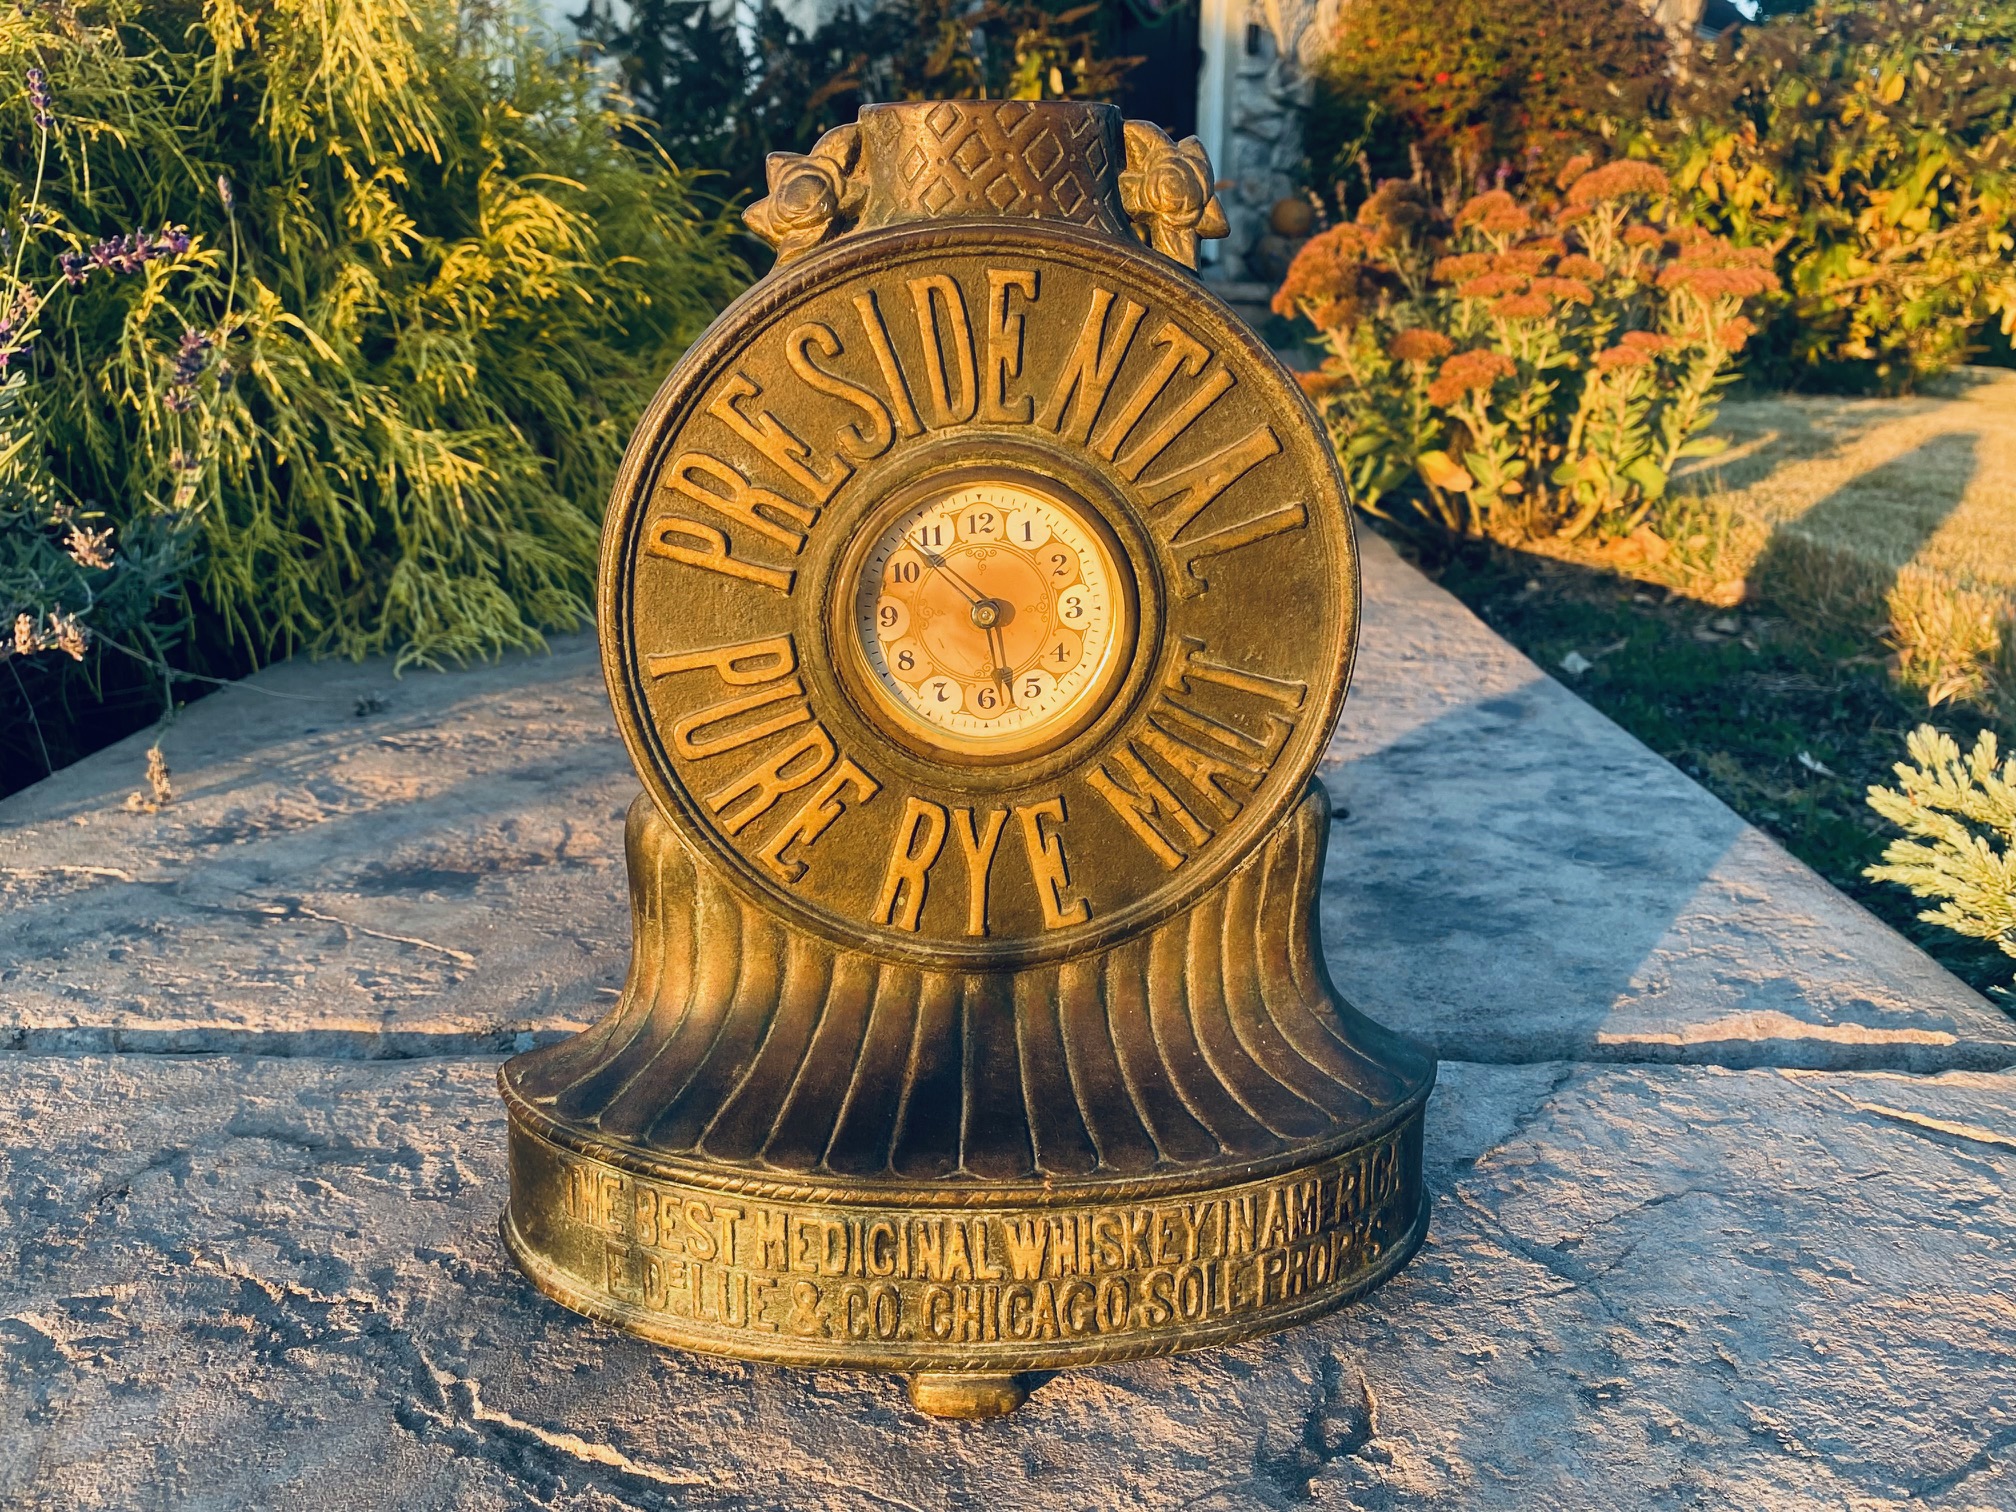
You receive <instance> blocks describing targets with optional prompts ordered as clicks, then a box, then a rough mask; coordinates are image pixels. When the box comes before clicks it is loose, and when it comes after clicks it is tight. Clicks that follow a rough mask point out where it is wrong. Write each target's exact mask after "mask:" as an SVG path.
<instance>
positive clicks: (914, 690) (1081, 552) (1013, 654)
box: [853, 477, 1132, 759]
mask: <svg viewBox="0 0 2016 1512" xmlns="http://www.w3.org/2000/svg"><path fill="white" fill-rule="evenodd" d="M1124 570H1125V569H1124V568H1123V567H1122V566H1121V564H1120V560H1119V557H1118V556H1117V554H1116V553H1115V552H1114V551H1113V550H1112V549H1111V548H1110V547H1109V545H1108V544H1107V541H1106V539H1105V536H1104V534H1103V532H1102V531H1101V530H1100V528H1099V527H1098V526H1097V525H1096V524H1094V523H1093V520H1092V517H1091V515H1090V513H1089V511H1087V510H1086V509H1085V508H1084V506H1083V505H1080V504H1076V503H1075V502H1072V503H1067V502H1066V501H1065V500H1064V498H1063V497H1061V496H1060V493H1059V491H1056V490H1051V489H1046V488H1044V487H1043V486H1042V485H1041V483H1040V482H1037V481H1036V480H1033V479H1031V480H1024V479H1017V478H1008V477H1003V478H996V479H988V480H984V481H963V482H960V483H956V484H953V485H950V486H947V487H944V488H941V489H938V490H934V491H932V492H931V493H929V494H928V495H927V496H926V497H925V498H924V499H923V500H922V501H921V502H918V503H914V504H911V505H908V506H907V507H900V508H899V510H898V512H897V513H895V514H894V515H893V516H891V517H890V518H888V519H887V520H886V521H885V522H884V523H883V524H882V525H881V527H880V529H879V531H877V532H876V534H875V537H874V542H873V545H872V546H871V548H870V549H869V551H868V553H867V555H866V557H865V558H863V560H862V563H861V566H860V569H859V573H858V578H857V581H856V583H855V590H854V600H853V610H854V615H853V629H854V640H855V645H856V648H857V649H858V651H859V653H860V655H861V658H862V660H863V662H864V664H865V667H866V671H867V674H868V675H867V681H868V683H869V685H870V686H871V687H872V688H873V689H874V691H875V694H876V696H877V698H878V700H879V702H880V704H881V705H882V707H883V708H884V709H885V710H886V711H887V712H888V713H890V714H892V715H893V716H894V717H895V719H896V720H897V721H898V722H899V723H900V724H901V726H902V727H903V728H904V729H905V730H906V731H907V732H908V734H909V735H910V736H911V737H912V739H913V741H921V742H922V743H924V744H926V745H927V746H928V747H930V748H933V749H939V750H944V751H949V752H955V753H959V754H962V755H965V756H969V757H976V758H982V759H984V758H986V757H989V756H1010V755H1020V754H1023V753H1026V752H1029V751H1031V750H1034V749H1037V748H1039V747H1047V746H1051V745H1055V744H1057V743H1059V742H1060V741H1062V740H1065V739H1068V738H1069V737H1070V736H1071V735H1072V734H1074V733H1075V732H1076V731H1078V730H1080V729H1082V728H1084V726H1085V724H1086V722H1087V721H1088V720H1089V719H1090V718H1092V717H1093V716H1095V715H1096V714H1097V713H1098V712H1099V710H1100V709H1101V708H1102V707H1104V705H1105V702H1106V696H1107V695H1108V694H1109V693H1110V692H1111V691H1112V687H1113V684H1114V682H1115V680H1116V678H1117V676H1118V674H1119V673H1120V672H1121V671H1122V670H1123V664H1124V662H1125V659H1126V658H1125V649H1126V646H1127V643H1128V641H1129V639H1130V637H1131V631H1132V625H1131V623H1130V620H1131V615H1130V612H1129V605H1130V595H1128V594H1127V593H1126V592H1125V591H1124V588H1123V585H1122V576H1121V575H1122V573H1123V572H1124Z"/></svg>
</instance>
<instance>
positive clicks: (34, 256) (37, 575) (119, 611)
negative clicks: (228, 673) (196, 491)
mask: <svg viewBox="0 0 2016 1512" xmlns="http://www.w3.org/2000/svg"><path fill="white" fill-rule="evenodd" d="M22 97H23V98H22V103H23V104H25V106H26V107H27V109H26V114H27V117H28V124H29V126H30V128H31V130H32V132H33V137H34V158H33V161H34V176H33V178H32V180H31V181H30V183H29V185H28V189H27V194H26V196H25V203H21V204H19V205H18V207H17V209H16V212H15V214H14V215H13V216H12V217H11V222H10V224H8V225H7V226H6V227H5V229H4V230H0V253H4V254H5V255H6V261H5V263H4V264H0V662H10V661H12V660H13V659H15V658H22V657H33V656H36V655H37V654H38V653H41V652H51V653H56V654H59V655H61V656H65V657H68V658H69V659H70V661H72V662H76V663H82V662H83V661H85V659H86V657H87V655H88V654H89V653H90V652H91V650H92V648H93V643H94V641H96V640H97V639H98V637H99V636H100V635H101V634H102V635H106V636H109V637H111V643H112V644H113V645H114V646H116V647H118V648H119V649H121V650H123V651H126V652H127V653H129V654H130V655H132V656H134V657H135V658H138V659H149V658H150V653H151V657H152V659H157V660H158V657H159V651H160V647H159V644H158V642H154V643H153V644H149V645H148V646H147V647H146V649H145V650H142V649H138V648H136V647H134V646H131V645H127V644H125V642H124V641H123V640H121V639H120V638H121V637H126V636H131V637H132V638H133V639H135V640H137V641H140V642H150V641H152V640H153V637H152V636H151V634H150V632H151V630H152V628H153V627H152V626H151V625H150V624H149V611H150V610H151V609H152V608H153V607H154V604H155V602H156V601H157V600H158V599H160V598H162V597H164V596H166V595H167V594H169V593H171V592H172V591H173V590H174V588H175V586H176V581H177V578H178V576H179V574H180V573H181V572H183V571H184V570H186V568H187V566H188V563H189V545H190V542H189V539H188V532H187V530H186V529H182V528H178V526H177V524H176V523H175V522H174V520H173V515H174V512H175V511H177V510H186V508H187V506H188V504H189V502H190V499H189V489H190V479H189V477H188V476H187V475H188V474H189V472H190V471H191V468H190V467H189V466H187V465H184V464H183V462H182V460H181V459H188V458H193V457H195V456H197V455H199V454H200V453H201V452H202V451H203V450H204V449H205V446H204V437H205V436H206V435H207V425H206V422H207V419H208V416H207V415H195V416H191V415H189V411H191V410H192V409H193V408H195V406H196V403H197V397H198V387H199V384H200V383H201V381H202V379H203V376H204V372H205V369H206V368H207V367H208V365H209V364H208V360H207V359H208V354H209V351H210V349H211V347H212V346H213V345H214V344H215V337H214V336H213V334H212V333H211V332H209V331H206V330H202V329H199V328H197V327H196V326H193V325H189V324H187V323H186V322H187V321H188V319H189V313H188V311H187V310H186V309H185V308H184V305H183V302H181V301H178V299H177V297H176V296H177V295H178V294H180V295H186V294H187V292H188V289H189V286H190V285H191V283H192V281H193V280H195V279H196V278H199V277H200V276H201V274H202V273H203V271H204V268H205V264H206V262H208V261H210V260H211V259H209V258H206V256H205V255H204V254H203V253H202V252H201V251H200V250H198V249H196V248H195V245H194V242H193V239H192V238H191V236H190V234H189V232H188V230H187V228H186V227H183V226H179V225H173V224H170V225H165V226H162V227H161V228H160V229H159V230H158V231H151V232H142V231H128V232H124V233H122V234H119V235H115V236H108V237H103V238H100V239H98V240H96V241H88V240H87V239H85V238H83V237H81V236H79V235H78V234H77V233H76V232H75V231H74V230H70V229H68V228H66V227H63V226H61V225H58V224H57V223H56V222H55V219H54V217H52V216H51V215H50V214H49V212H48V210H47V209H46V207H45V205H44V202H43V200H44V194H43V191H44V187H45V185H46V183H47V182H48V178H49V173H50V169H51V166H52V165H51V162H50V156H51V154H50V148H51V144H52V138H53V134H54V133H55V131H56V129H57V115H56V112H57V108H58V107H57V103H56V100H55V95H54V91H53V89H52V87H51V85H50V81H49V75H48V73H47V71H46V70H44V69H43V68H41V67H39V66H32V67H30V68H28V69H27V70H25V72H24V73H23V75H22ZM120 280H125V281H127V282H128V283H133V284H139V285H141V286H143V287H144V288H145V290H146V292H147V296H148V302H149V303H150V304H151V305H152V306H154V309H155V312H156V313H157V314H158V315H159V316H160V317H161V318H163V319H165V320H168V321H172V322H176V323H179V324H181V325H182V335H181V340H180V347H179V353H180V355H178V357H177V359H176V360H175V362H174V363H173V365H172V367H171V369H170V371H169V372H168V373H167V375H166V402H167V408H168V410H169V411H170V413H169V414H168V415H166V416H163V417H161V419H160V420H159V421H157V422H156V424H157V426H158V427H159V429H160V430H161V431H162V432H163V434H164V437H165V439H166V440H167V442H168V446H169V449H170V451H171V453H172V455H173V456H174V457H175V458H176V459H178V463H177V475H178V476H179V477H180V481H181V485H182V486H181V490H180V493H179V496H178V497H174V498H172V499H171V500H169V501H167V502H168V505H169V508H168V509H167V510H162V511H149V510H141V511H134V512H130V513H129V514H128V516H127V518H126V520H125V521H124V522H122V523H123V524H124V525H125V526H126V527H128V528H126V529H124V530H120V529H117V528H115V526H114V525H112V524H110V523H106V516H105V514H104V512H103V511H101V510H97V509H93V508H91V507H89V506H88V505H85V504H81V503H80V502H79V501H78V500H77V499H76V498H75V497H74V496H73V495H72V493H71V492H70V490H68V489H66V488H65V487H64V486H63V485H62V483H61V481H60V479H59V478H58V476H57V475H56V474H55V473H54V472H53V471H52V469H51V467H50V463H51V460H52V459H51V458H50V456H49V455H48V453H47V451H46V450H45V448H44V447H43V446H42V445H41V444H39V443H40V442H41V440H42V437H41V436H40V435H39V434H38V427H37V425H36V423H35V419H36V417H35V414H34V400H35V399H36V398H37V397H39V396H38V395H37V394H36V393H35V392H34V390H33V389H32V388H31V384H30V375H31V373H36V372H37V371H38V369H40V368H42V367H43V366H44V365H43V364H40V363H38V361H37V357H38V343H39V342H40V340H41V338H42V334H43V331H42V326H43V321H44V316H45V315H46V314H49V313H51V307H52V305H56V304H57V303H58V302H59V301H63V300H67V299H72V298H76V297H79V296H80V294H81V293H82V292H83V291H87V290H91V291H94V292H95V291H97V290H98V289H100V288H101V287H102V286H103V285H105V284H107V283H112V282H118V281H120ZM226 304H227V310H226V314H227V318H228V300H227V302H226ZM211 387H212V390H213V393H214V384H213V385H212V386H211ZM185 417H186V418H185ZM115 535H117V536H119V537H120V538H119V539H118V540H116V541H115V539H114V537H115ZM9 670H10V672H11V673H12V674H13V677H14V679H15V683H16V686H17V687H20V686H23V685H22V684H21V683H20V681H19V679H20V672H19V669H18V668H13V667H10V668H9ZM29 712H30V713H31V715H32V712H33V711H32V710H30V711H29ZM34 733H35V735H36V738H37V740H38V741H39V740H40V738H41V737H40V732H39V730H38V731H35V732H34ZM42 755H43V757H44V764H45V766H46V765H47V752H46V750H45V751H44V752H42Z"/></svg>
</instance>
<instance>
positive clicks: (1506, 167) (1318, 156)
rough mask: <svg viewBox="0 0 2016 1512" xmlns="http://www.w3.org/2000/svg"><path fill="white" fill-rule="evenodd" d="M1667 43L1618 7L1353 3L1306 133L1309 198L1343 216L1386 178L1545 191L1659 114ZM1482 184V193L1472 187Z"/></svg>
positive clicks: (1390, 0)
mask: <svg viewBox="0 0 2016 1512" xmlns="http://www.w3.org/2000/svg"><path fill="white" fill-rule="evenodd" d="M1669 83H1670V76H1669V73H1668V68H1667V43H1666V36H1665V34H1664V32H1662V31H1661V30H1660V28H1659V27H1658V25H1657V24H1656V23H1654V22H1653V21H1652V20H1651V19H1650V18H1649V17H1647V15H1646V14H1645V10H1644V8H1643V7H1641V6H1638V5H1634V4H1618V3H1617V0H1352V3H1350V4H1348V5H1345V6H1343V7H1342V8H1341V14H1340V16H1339V19H1338V22H1337V32H1336V40H1335V41H1334V43H1333V44H1332V45H1331V47H1330V50H1329V52H1328V54H1327V56H1326V57H1325V59H1324V61H1323V63H1322V66H1321V67H1320V68H1319V69H1318V71H1317V75H1316V80H1315V91H1314V97H1313V99H1312V101H1311V105H1310V109H1309V113H1308V118H1307V120H1306V121H1305V123H1304V128H1303V141H1304V144H1305V146H1306V148H1307V151H1308V154H1309V169H1310V176H1311V187H1313V188H1314V189H1315V190H1316V191H1317V193H1318V194H1319V195H1322V196H1324V197H1326V198H1327V199H1329V200H1330V201H1331V206H1332V209H1333V210H1334V211H1337V212H1343V211H1344V210H1345V208H1346V205H1347V202H1348V203H1349V204H1350V205H1356V204H1357V203H1358V202H1359V201H1360V200H1362V199H1363V198H1365V197H1366V196H1367V195H1369V194H1370V192H1371V191H1372V188H1373V185H1374V183H1375V182H1376V181H1378V180H1380V179H1384V178H1393V177H1407V176H1422V177H1425V178H1426V179H1427V180H1429V181H1431V182H1433V183H1435V184H1437V185H1456V186H1458V187H1457V188H1456V189H1455V191H1454V197H1455V199H1456V200H1458V201H1460V200H1461V199H1462V197H1463V196H1464V195H1465V194H1467V193H1469V192H1471V191H1472V190H1473V189H1475V188H1484V187H1489V186H1490V185H1492V184H1493V183H1495V184H1496V186H1497V187H1499V188H1505V187H1507V185H1508V183H1510V184H1512V185H1513V186H1514V187H1519V186H1522V185H1523V186H1524V187H1526V188H1529V189H1531V190H1536V191H1544V190H1545V189H1546V188H1547V180H1548V179H1549V178H1550V177H1551V176H1552V175H1553V174H1554V173H1555V171H1556V170H1558V169H1559V168H1560V167H1561V165H1562V164H1563V163H1565V162H1566V161H1568V160H1569V159H1570V158H1572V157H1573V156H1574V155H1575V154H1576V153H1578V152H1582V151H1602V150H1603V149H1604V148H1605V147H1606V145H1607V146H1609V147H1610V148H1611V150H1613V151H1614V150H1615V144H1616V143H1617V142H1618V141H1619V140H1620V139H1621V138H1622V137H1624V136H1628V134H1629V133H1630V132H1631V131H1633V130H1635V129H1636V128H1637V126H1638V124H1639V123H1641V122H1642V121H1644V120H1645V119H1647V118H1648V117H1650V116H1654V115H1656V114H1658V112H1659V111H1660V109H1661V108H1662V106H1663V101H1664V97H1665V95H1666V93H1667V90H1668V88H1669ZM1480 181H1481V182H1480Z"/></svg>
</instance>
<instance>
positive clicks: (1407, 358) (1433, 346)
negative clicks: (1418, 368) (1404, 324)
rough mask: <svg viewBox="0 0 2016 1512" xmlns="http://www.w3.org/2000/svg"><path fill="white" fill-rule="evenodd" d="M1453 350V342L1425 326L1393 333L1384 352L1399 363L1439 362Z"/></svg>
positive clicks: (1411, 327)
mask: <svg viewBox="0 0 2016 1512" xmlns="http://www.w3.org/2000/svg"><path fill="white" fill-rule="evenodd" d="M1455 349H1456V343H1455V342H1453V341H1451V340H1450V339H1449V338H1448V337H1447V336H1444V335H1443V334H1442V333H1441V332H1440V331H1431V330H1429V329H1428V328H1427V327H1426V326H1410V327H1409V328H1408V329H1407V330H1404V331H1395V332H1394V333H1393V339H1392V340H1391V341H1390V342H1388V343H1387V344H1386V350H1387V351H1388V352H1390V353H1391V354H1392V355H1393V356H1394V358H1396V359H1397V360H1398V361H1401V362H1439V361H1440V360H1441V359H1442V358H1444V357H1447V356H1448V355H1449V354H1450V353H1451V352H1453V351H1454V350H1455Z"/></svg>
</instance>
